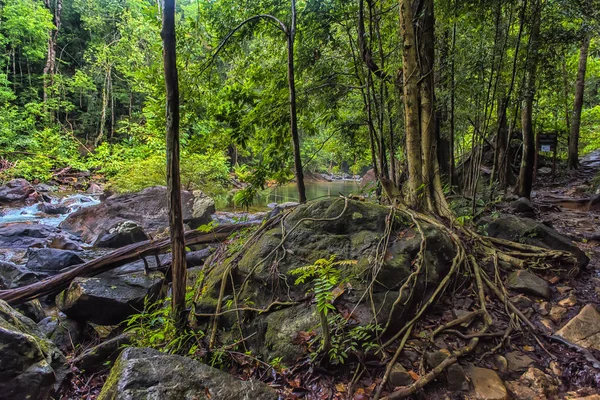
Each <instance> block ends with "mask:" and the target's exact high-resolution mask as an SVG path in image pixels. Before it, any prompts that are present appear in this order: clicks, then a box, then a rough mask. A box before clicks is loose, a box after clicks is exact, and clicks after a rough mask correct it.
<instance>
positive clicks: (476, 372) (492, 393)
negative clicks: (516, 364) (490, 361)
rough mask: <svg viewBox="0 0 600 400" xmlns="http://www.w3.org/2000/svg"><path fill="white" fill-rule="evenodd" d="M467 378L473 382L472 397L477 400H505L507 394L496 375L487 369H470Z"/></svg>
mask: <svg viewBox="0 0 600 400" xmlns="http://www.w3.org/2000/svg"><path fill="white" fill-rule="evenodd" d="M468 375H469V377H470V378H471V382H473V392H472V393H473V395H474V396H473V397H475V398H476V399H478V400H507V399H508V398H509V397H508V392H507V391H506V387H505V386H504V383H503V382H502V380H501V379H500V377H499V376H498V374H497V373H496V372H495V371H493V370H491V369H487V368H479V367H471V368H470V369H469V374H468Z"/></svg>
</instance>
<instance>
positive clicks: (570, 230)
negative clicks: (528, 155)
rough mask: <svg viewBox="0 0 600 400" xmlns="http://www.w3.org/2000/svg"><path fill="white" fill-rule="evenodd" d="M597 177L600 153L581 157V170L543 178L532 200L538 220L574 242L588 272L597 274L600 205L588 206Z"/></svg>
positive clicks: (599, 250) (598, 151)
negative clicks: (585, 259)
mask: <svg viewBox="0 0 600 400" xmlns="http://www.w3.org/2000/svg"><path fill="white" fill-rule="evenodd" d="M598 174H600V150H596V151H595V152H592V153H590V154H588V155H587V156H585V157H584V158H583V159H582V160H581V168H580V169H579V170H577V171H573V172H570V173H568V174H567V176H566V177H564V178H562V179H560V178H558V179H553V178H550V177H545V178H543V179H542V180H541V181H540V183H539V187H538V188H537V196H536V197H535V198H534V199H533V202H534V204H535V205H536V207H537V208H538V212H539V214H538V219H540V220H541V221H543V222H545V223H547V224H549V225H552V226H553V227H554V228H555V229H556V230H557V231H559V232H560V233H562V234H563V235H566V236H568V237H570V238H571V239H573V240H575V241H576V242H578V245H579V246H580V247H581V249H582V250H584V251H586V252H588V253H589V254H588V255H589V256H590V259H591V261H590V265H589V266H588V270H595V269H598V270H600V243H599V240H600V205H595V206H592V207H590V204H589V203H590V202H589V199H590V197H593V196H594V192H595V191H596V190H598V188H597V187H593V181H592V180H593V178H594V177H595V176H597V175H598ZM599 276H600V275H599Z"/></svg>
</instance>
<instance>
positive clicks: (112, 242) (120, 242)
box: [94, 221, 149, 249]
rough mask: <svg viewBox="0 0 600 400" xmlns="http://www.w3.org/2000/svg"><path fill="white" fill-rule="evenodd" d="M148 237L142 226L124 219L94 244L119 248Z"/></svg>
mask: <svg viewBox="0 0 600 400" xmlns="http://www.w3.org/2000/svg"><path fill="white" fill-rule="evenodd" d="M148 239H149V237H148V235H147V234H146V232H144V229H143V228H142V227H141V226H139V225H138V224H136V223H135V222H133V221H122V222H118V223H117V224H115V225H114V226H112V227H110V228H109V229H108V230H107V231H106V232H105V233H103V234H102V235H101V236H100V237H99V238H98V240H97V241H96V243H94V246H96V247H108V248H112V249H117V248H119V247H123V246H127V245H130V244H133V243H137V242H143V241H144V240H148Z"/></svg>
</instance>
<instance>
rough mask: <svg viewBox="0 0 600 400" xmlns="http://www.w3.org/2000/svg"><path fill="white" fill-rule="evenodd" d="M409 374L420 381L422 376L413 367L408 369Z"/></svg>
mask: <svg viewBox="0 0 600 400" xmlns="http://www.w3.org/2000/svg"><path fill="white" fill-rule="evenodd" d="M408 374H409V375H410V377H411V378H413V379H414V380H415V381H418V380H419V378H420V376H419V374H417V373H416V372H415V371H413V370H412V369H411V370H410V371H408Z"/></svg>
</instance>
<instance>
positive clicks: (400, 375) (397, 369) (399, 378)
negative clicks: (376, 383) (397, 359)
mask: <svg viewBox="0 0 600 400" xmlns="http://www.w3.org/2000/svg"><path fill="white" fill-rule="evenodd" d="M389 382H390V385H391V386H392V387H397V386H408V385H410V384H411V383H413V378H412V377H411V376H410V374H409V373H408V372H406V369H405V368H404V367H403V366H402V364H400V363H396V364H394V366H393V367H392V371H391V373H390V378H389Z"/></svg>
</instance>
